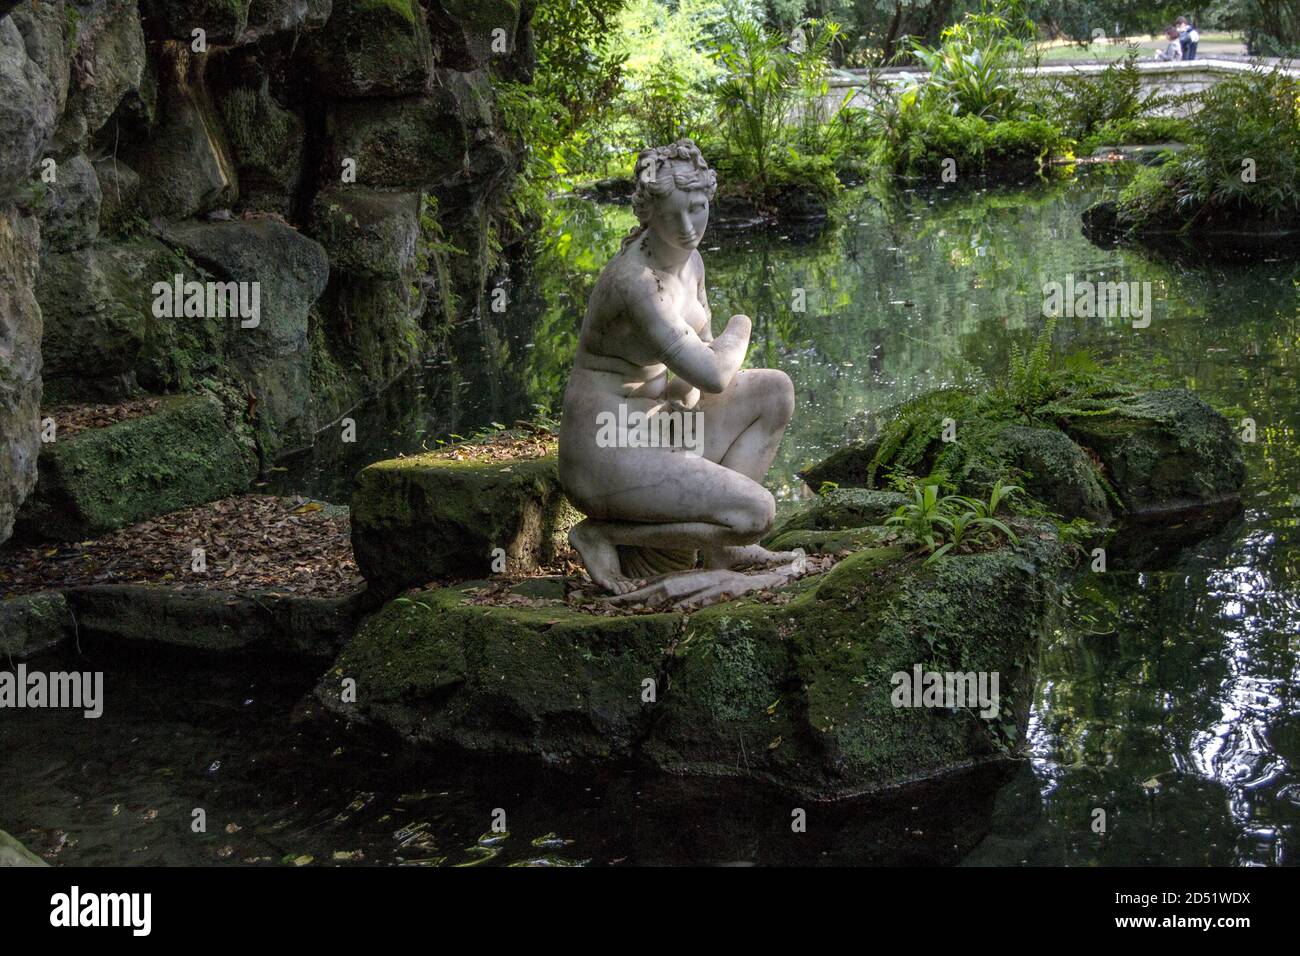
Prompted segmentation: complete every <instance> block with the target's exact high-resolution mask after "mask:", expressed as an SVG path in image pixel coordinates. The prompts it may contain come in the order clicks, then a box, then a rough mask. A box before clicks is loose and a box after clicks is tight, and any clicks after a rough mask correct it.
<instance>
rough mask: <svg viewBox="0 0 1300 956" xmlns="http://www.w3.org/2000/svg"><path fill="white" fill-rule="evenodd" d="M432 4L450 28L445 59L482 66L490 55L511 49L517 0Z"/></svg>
mask: <svg viewBox="0 0 1300 956" xmlns="http://www.w3.org/2000/svg"><path fill="white" fill-rule="evenodd" d="M433 7H434V8H437V9H436V14H435V15H438V14H441V15H442V17H444V18H445V19H446V20H447V21H448V24H447V25H448V26H449V27H450V28H451V29H449V30H448V31H447V32H448V33H449V34H450V36H449V37H448V46H449V47H450V49H448V50H445V51H443V57H444V58H445V59H449V58H453V57H455V58H457V59H456V60H455V62H458V63H466V62H468V63H469V64H472V65H474V66H484V65H486V64H487V63H489V62H490V61H491V60H492V58H493V57H494V56H500V55H501V54H503V53H513V52H514V49H515V36H516V33H517V32H518V27H519V19H520V13H521V10H520V0H435V2H434V4H433ZM498 41H504V43H499V42H498ZM502 45H504V47H505V49H500V47H501V46H502Z"/></svg>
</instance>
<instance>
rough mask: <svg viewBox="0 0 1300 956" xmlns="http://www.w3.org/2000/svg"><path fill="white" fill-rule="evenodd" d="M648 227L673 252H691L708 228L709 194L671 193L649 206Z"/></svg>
mask: <svg viewBox="0 0 1300 956" xmlns="http://www.w3.org/2000/svg"><path fill="white" fill-rule="evenodd" d="M649 226H650V228H651V229H653V230H654V231H655V234H656V235H657V236H658V237H659V239H660V240H661V241H662V242H664V243H667V244H668V245H670V246H672V247H673V248H675V249H683V250H687V251H690V250H693V249H695V248H696V247H697V246H698V245H699V244H700V240H702V239H703V238H704V230H705V229H707V228H708V227H709V194H708V193H707V192H705V191H704V190H703V189H690V190H685V189H674V190H673V191H672V192H670V193H669V194H668V195H667V196H664V197H663V198H661V199H660V200H659V201H658V202H656V203H654V204H653V205H652V207H651V214H650V222H649Z"/></svg>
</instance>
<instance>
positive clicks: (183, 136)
mask: <svg viewBox="0 0 1300 956" xmlns="http://www.w3.org/2000/svg"><path fill="white" fill-rule="evenodd" d="M161 55H162V62H161V63H160V64H159V67H158V69H159V72H160V74H162V75H164V76H166V78H167V79H166V81H165V82H162V83H160V84H159V93H158V105H157V111H158V116H157V123H156V125H155V126H154V128H153V129H152V130H151V131H150V133H149V135H148V137H147V138H144V139H140V140H132V141H131V142H128V143H126V144H123V148H122V150H121V151H120V155H122V156H123V158H124V159H125V160H126V162H127V163H128V164H129V165H130V166H131V167H132V168H133V169H135V171H136V172H138V173H139V174H140V177H141V179H142V180H143V182H144V188H142V189H141V191H140V205H141V206H142V207H143V209H144V210H145V212H146V213H147V214H148V215H150V216H161V217H167V218H175V219H183V218H186V217H188V216H194V215H196V214H198V213H201V212H208V211H210V210H213V209H217V208H220V207H222V206H229V205H230V204H231V203H232V202H233V201H234V200H235V198H236V197H237V196H238V195H239V178H238V174H237V171H236V168H235V163H234V160H233V158H232V156H231V152H230V144H229V142H228V141H227V139H226V133H225V125H224V124H223V122H222V117H221V114H220V111H219V110H218V109H217V107H216V105H215V104H214V103H213V101H212V97H211V95H210V94H209V91H208V87H207V78H206V72H207V63H208V54H203V53H191V52H190V48H189V47H188V46H182V45H180V44H175V45H169V46H165V47H164V48H163V52H162V54H161Z"/></svg>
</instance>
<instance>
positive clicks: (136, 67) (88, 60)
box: [54, 0, 149, 152]
mask: <svg viewBox="0 0 1300 956" xmlns="http://www.w3.org/2000/svg"><path fill="white" fill-rule="evenodd" d="M78 6H82V7H83V9H82V11H81V13H80V15H77V16H75V18H73V15H72V14H71V12H70V14H69V16H70V18H72V19H73V23H74V24H75V31H76V32H75V37H74V40H75V44H74V52H73V67H72V69H73V73H74V79H73V82H72V83H71V84H70V89H69V92H68V102H67V106H66V107H65V109H64V110H63V114H62V116H60V117H59V125H58V129H57V131H56V134H55V140H54V141H55V146H56V147H57V148H58V149H59V150H60V151H61V152H72V151H76V150H78V149H82V150H84V149H86V148H87V146H88V145H89V144H90V143H91V141H92V139H93V137H94V136H95V134H96V133H98V132H99V131H100V130H101V129H103V128H104V126H105V125H107V124H108V121H109V120H110V119H111V118H112V116H113V115H114V114H115V113H116V112H117V110H118V108H119V107H120V106H121V105H122V102H123V101H124V100H125V99H126V98H127V97H132V96H134V97H141V96H142V93H143V89H144V87H145V85H146V80H147V78H148V76H149V66H148V55H147V51H146V48H145V38H144V29H143V27H142V26H141V24H140V10H139V7H138V5H137V2H136V0H94V2H93V3H90V4H85V5H82V4H79V5H78ZM85 7H88V9H85ZM109 145H111V144H109Z"/></svg>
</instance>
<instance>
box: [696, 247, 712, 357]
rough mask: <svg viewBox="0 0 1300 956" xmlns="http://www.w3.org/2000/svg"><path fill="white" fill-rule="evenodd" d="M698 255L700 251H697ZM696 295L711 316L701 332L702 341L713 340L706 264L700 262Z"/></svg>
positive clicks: (706, 312)
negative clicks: (705, 277)
mask: <svg viewBox="0 0 1300 956" xmlns="http://www.w3.org/2000/svg"><path fill="white" fill-rule="evenodd" d="M696 255H697V256H698V255H699V253H698V252H697V253H696ZM695 297H696V298H697V299H699V300H700V305H702V306H704V314H705V315H707V316H708V317H709V321H708V322H706V323H705V324H704V331H702V332H701V333H700V341H701V342H712V341H713V310H712V309H710V308H709V293H708V290H707V289H705V288H704V264H703V263H700V281H699V284H698V285H696V287H695Z"/></svg>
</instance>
